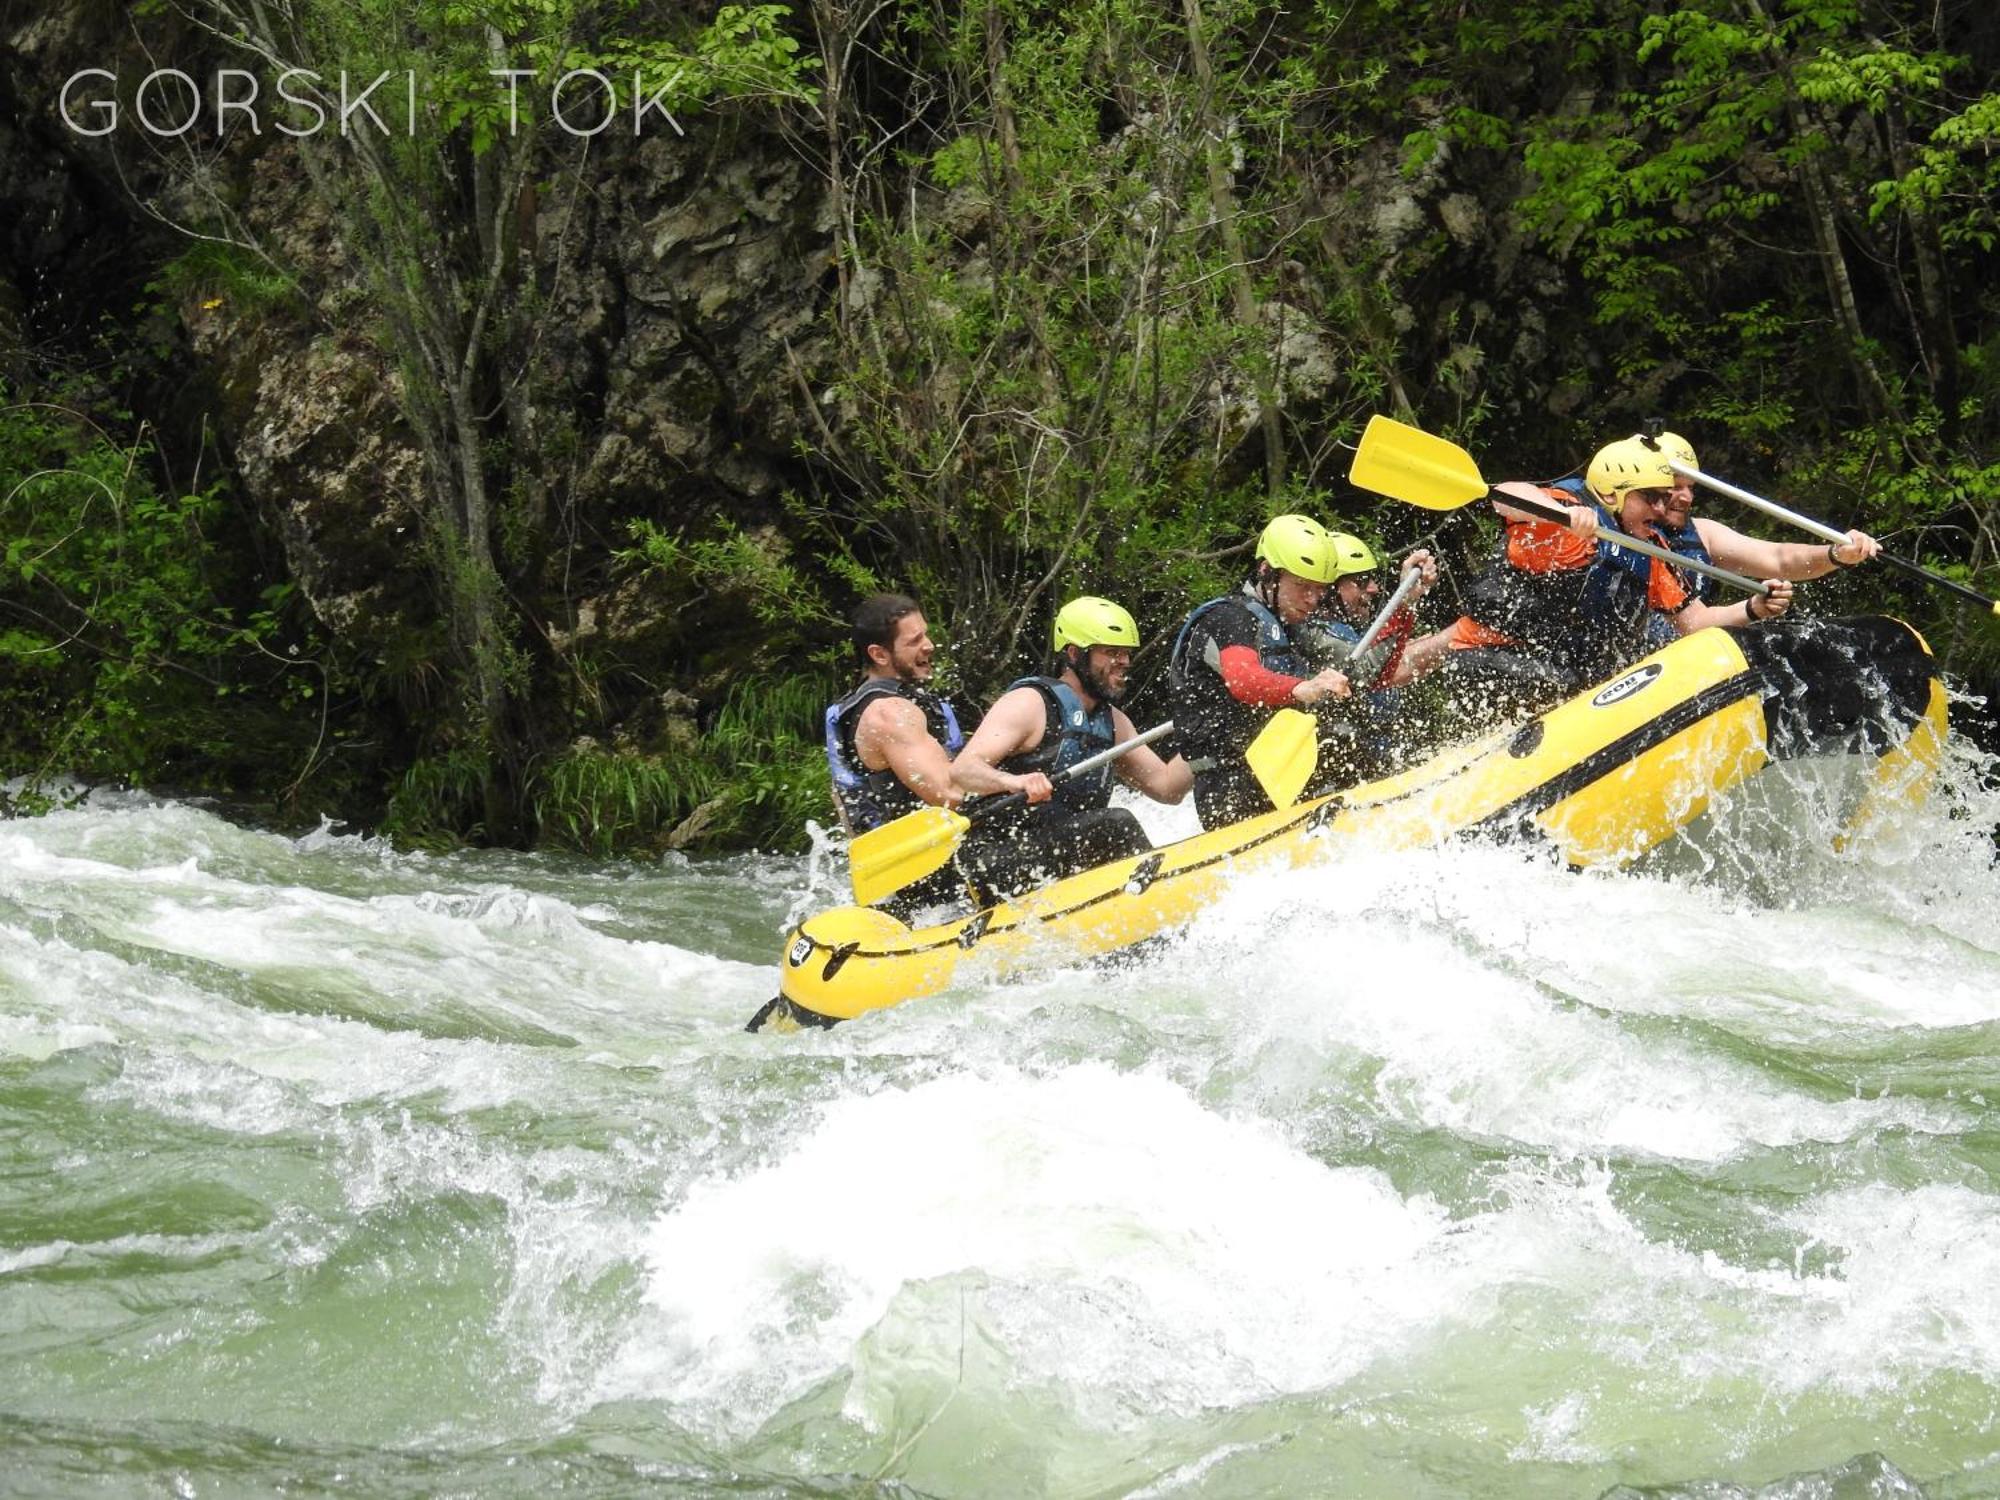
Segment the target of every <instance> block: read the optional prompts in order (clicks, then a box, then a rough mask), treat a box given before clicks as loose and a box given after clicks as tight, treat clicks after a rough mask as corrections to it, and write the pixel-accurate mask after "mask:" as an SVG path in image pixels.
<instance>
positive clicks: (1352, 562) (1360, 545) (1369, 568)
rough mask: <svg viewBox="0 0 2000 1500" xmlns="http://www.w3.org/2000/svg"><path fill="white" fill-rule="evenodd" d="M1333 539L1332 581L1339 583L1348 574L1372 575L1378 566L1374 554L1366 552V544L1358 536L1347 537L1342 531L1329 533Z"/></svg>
mask: <svg viewBox="0 0 2000 1500" xmlns="http://www.w3.org/2000/svg"><path fill="white" fill-rule="evenodd" d="M1331 535H1332V537H1333V581H1334V582H1335V583H1338V582H1340V580H1341V579H1343V578H1345V577H1346V576H1347V575H1348V574H1350V573H1372V572H1374V571H1375V569H1376V568H1377V567H1378V566H1379V564H1377V563H1376V561H1375V554H1374V553H1373V552H1370V551H1369V550H1368V544H1367V543H1366V542H1364V541H1362V540H1361V538H1360V537H1358V536H1349V535H1348V534H1347V533H1346V532H1344V531H1336V532H1333V533H1331Z"/></svg>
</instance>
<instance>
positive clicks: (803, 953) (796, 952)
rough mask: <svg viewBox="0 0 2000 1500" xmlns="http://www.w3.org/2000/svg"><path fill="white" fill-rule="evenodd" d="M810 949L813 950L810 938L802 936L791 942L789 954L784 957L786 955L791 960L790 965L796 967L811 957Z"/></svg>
mask: <svg viewBox="0 0 2000 1500" xmlns="http://www.w3.org/2000/svg"><path fill="white" fill-rule="evenodd" d="M812 951H813V945H812V939H811V938H809V937H802V938H800V939H799V940H798V941H797V942H795V943H793V944H792V951H791V952H790V953H789V954H787V955H786V957H788V958H789V959H790V960H791V962H792V967H793V968H795V969H796V968H797V967H798V966H799V965H800V964H802V963H804V962H805V961H806V960H807V959H809V958H811V957H812Z"/></svg>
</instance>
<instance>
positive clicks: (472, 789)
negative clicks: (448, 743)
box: [382, 746, 492, 850]
mask: <svg viewBox="0 0 2000 1500" xmlns="http://www.w3.org/2000/svg"><path fill="white" fill-rule="evenodd" d="M491 773H492V757H491V754H490V752H484V751H480V750H474V749H469V748H466V747H463V746H461V747H456V748H454V749H451V750H447V751H444V752H443V753H441V754H438V755H429V756H425V757H423V758H421V759H419V760H417V761H414V762H413V763H412V764H411V765H410V767H409V769H408V770H406V771H405V772H404V773H403V775H402V779H401V780H400V781H399V782H398V783H397V786H396V790H395V792H394V793H393V795H391V797H390V799H389V808H388V812H387V813H386V814H385V815H384V817H383V819H382V831H383V832H384V833H386V834H388V835H389V836H390V837H391V838H392V839H394V840H395V841H396V842H397V843H398V844H401V845H404V846H406V847H409V848H416V849H432V850H440V849H453V848H456V847H458V846H459V845H460V844H462V843H465V842H477V841H479V840H480V839H482V838H483V837H484V836H485V833H486V826H485V788H486V784H487V781H488V779H489V777H490V776H491Z"/></svg>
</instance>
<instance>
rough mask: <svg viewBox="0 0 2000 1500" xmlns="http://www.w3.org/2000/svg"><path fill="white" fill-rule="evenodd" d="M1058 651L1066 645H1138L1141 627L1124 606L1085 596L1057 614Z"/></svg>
mask: <svg viewBox="0 0 2000 1500" xmlns="http://www.w3.org/2000/svg"><path fill="white" fill-rule="evenodd" d="M1054 640H1055V649H1056V650H1058V651H1060V650H1062V649H1063V647H1065V646H1082V647H1083V648H1084V649H1085V650H1089V649H1090V647H1092V646H1131V647H1133V648H1135V649H1136V648H1137V646H1138V644H1139V627H1138V625H1137V624H1135V623H1134V622H1133V619H1132V616H1131V615H1130V614H1129V613H1128V612H1127V611H1126V609H1125V607H1124V606H1123V605H1121V604H1113V603H1112V602H1111V601H1110V600H1109V599H1099V598H1098V597H1097V596H1096V595H1094V594H1085V595H1083V596H1082V597H1081V598H1077V599H1072V600H1070V601H1069V603H1067V604H1065V605H1064V606H1063V607H1062V608H1061V609H1059V610H1057V611H1056V628H1055V636H1054Z"/></svg>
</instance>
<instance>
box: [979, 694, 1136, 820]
mask: <svg viewBox="0 0 2000 1500" xmlns="http://www.w3.org/2000/svg"><path fill="white" fill-rule="evenodd" d="M1020 687H1031V688H1033V689H1035V691H1036V692H1038V693H1040V694H1041V695H1042V704H1043V707H1044V710H1045V711H1046V713H1047V715H1048V718H1047V721H1046V723H1045V724H1044V726H1043V728H1042V740H1041V743H1040V744H1038V745H1037V746H1035V748H1034V749H1032V750H1023V751H1022V752H1021V753H1019V754H1018V755H1010V756H1008V757H1007V758H1006V759H1005V760H1003V761H1001V762H1000V766H999V769H1000V770H1002V771H1006V772H1009V773H1010V774H1013V775H1017V776H1019V775H1024V774H1026V773H1027V772H1030V771H1040V772H1041V773H1042V774H1043V775H1045V776H1049V777H1051V778H1053V777H1055V776H1057V775H1059V774H1060V773H1062V772H1063V771H1066V770H1068V769H1069V768H1070V767H1071V766H1073V765H1075V764H1076V763H1077V762H1078V761H1080V760H1082V759H1084V758H1085V757H1086V756H1091V755H1095V754H1097V753H1098V752H1099V751H1100V750H1109V749H1110V748H1111V746H1112V745H1113V744H1114V743H1115V742H1116V740H1117V738H1118V725H1117V721H1116V720H1114V719H1113V718H1112V717H1111V705H1110V704H1109V703H1099V704H1098V705H1097V707H1096V709H1095V710H1086V709H1085V708H1084V706H1083V699H1082V698H1080V697H1078V696H1077V692H1076V689H1074V688H1072V687H1071V686H1070V685H1069V684H1068V683H1066V682H1064V681H1062V680H1061V679H1060V678H1057V677H1023V678H1021V679H1020V680H1019V681H1016V682H1012V683H1009V684H1008V691H1009V692H1011V691H1013V689H1015V688H1020ZM1113 774H1114V773H1113V770H1112V767H1111V765H1110V763H1109V762H1107V763H1106V764H1104V765H1101V766H1099V767H1098V768H1097V769H1096V770H1094V771H1088V772H1085V773H1084V774H1083V775H1081V776H1070V777H1065V778H1064V779H1063V780H1061V781H1058V782H1056V785H1055V795H1054V796H1053V797H1051V798H1050V799H1049V800H1048V801H1047V802H1044V803H1042V804H1041V805H1040V808H1039V809H1038V810H1040V811H1043V812H1048V813H1055V814H1058V815H1060V814H1064V813H1080V812H1092V811H1095V810H1096V809H1097V808H1100V807H1103V806H1105V805H1106V804H1107V803H1109V802H1110V800H1111V778H1112V775H1113Z"/></svg>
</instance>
